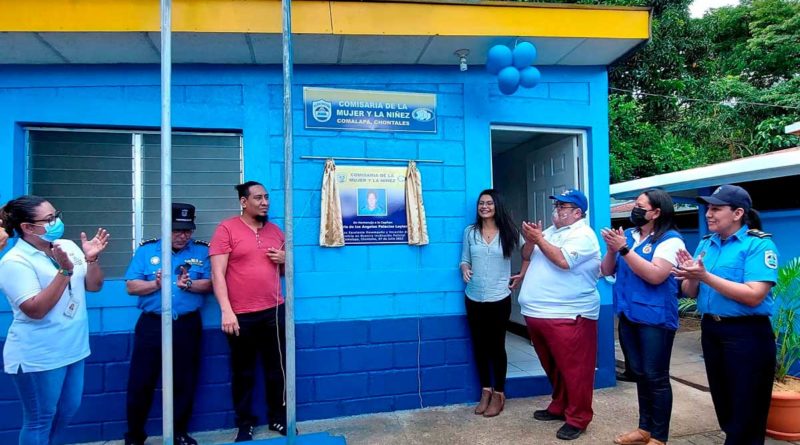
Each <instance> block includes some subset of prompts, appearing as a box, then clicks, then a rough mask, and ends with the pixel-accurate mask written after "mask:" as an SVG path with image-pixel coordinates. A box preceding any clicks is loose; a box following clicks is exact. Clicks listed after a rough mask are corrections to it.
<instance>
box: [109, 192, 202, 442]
mask: <svg viewBox="0 0 800 445" xmlns="http://www.w3.org/2000/svg"><path fill="white" fill-rule="evenodd" d="M194 219H195V208H194V206H193V205H190V204H182V203H174V204H172V240H171V243H172V268H173V274H172V278H173V281H172V283H171V285H172V318H173V322H172V323H173V324H172V350H173V354H174V357H173V368H172V369H173V377H174V383H175V386H174V398H173V403H174V405H173V406H174V412H175V444H176V445H196V444H197V441H196V440H194V439H193V438H191V437H190V436H189V434H188V426H189V420H190V419H191V416H192V406H193V404H194V392H195V387H196V385H197V373H198V370H199V369H200V339H201V336H202V333H203V323H202V320H201V319H200V308H201V307H202V306H203V297H204V296H205V295H206V294H209V293H211V291H212V289H211V288H212V286H211V263H210V262H209V259H208V243H206V242H205V241H199V240H195V239H192V234H193V233H194V230H195V228H196V227H195V224H194ZM125 280H126V283H125V284H126V288H127V291H128V294H130V295H133V296H136V297H138V301H137V306H138V307H139V309H141V310H142V315H141V316H139V320H138V321H137V322H136V330H135V331H134V339H133V355H132V356H131V367H130V374H129V376H128V401H127V416H128V432H127V433H125V445H143V444H144V442H145V440H146V439H147V433H145V429H144V427H145V423H146V422H147V416H148V414H149V412H150V406H151V405H152V403H153V394H154V393H155V389H156V384H157V382H158V378H159V376H160V375H161V287H162V282H161V240H160V239H151V240H147V241H144V242H142V244H141V245H140V246H139V248H138V249H136V254H134V256H133V259H132V260H131V264H130V265H129V266H128V271H127V272H126V273H125Z"/></svg>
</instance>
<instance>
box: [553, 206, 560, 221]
mask: <svg viewBox="0 0 800 445" xmlns="http://www.w3.org/2000/svg"><path fill="white" fill-rule="evenodd" d="M560 219H561V215H559V214H558V209H553V224H555V223H557V222H558V221H559V220H560Z"/></svg>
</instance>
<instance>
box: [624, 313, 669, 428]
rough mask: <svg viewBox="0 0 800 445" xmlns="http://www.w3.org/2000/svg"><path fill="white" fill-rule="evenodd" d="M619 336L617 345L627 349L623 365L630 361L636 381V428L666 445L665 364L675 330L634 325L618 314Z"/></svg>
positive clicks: (667, 407)
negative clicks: (637, 412) (637, 407)
mask: <svg viewBox="0 0 800 445" xmlns="http://www.w3.org/2000/svg"><path fill="white" fill-rule="evenodd" d="M619 335H620V337H619V339H620V342H621V343H622V344H624V345H625V348H626V349H627V350H628V356H627V358H626V362H630V367H631V372H632V373H633V376H634V379H635V380H636V393H637V396H638V398H639V428H641V429H643V430H645V431H648V432H650V434H652V435H653V437H654V438H656V439H658V440H660V441H662V442H666V441H667V439H669V420H670V417H671V416H672V386H671V385H670V382H669V361H670V357H672V343H673V341H674V340H675V331H673V330H670V329H664V328H660V327H656V326H647V325H644V324H640V323H634V322H632V321H630V320H628V318H627V317H625V315H622V314H620V317H619Z"/></svg>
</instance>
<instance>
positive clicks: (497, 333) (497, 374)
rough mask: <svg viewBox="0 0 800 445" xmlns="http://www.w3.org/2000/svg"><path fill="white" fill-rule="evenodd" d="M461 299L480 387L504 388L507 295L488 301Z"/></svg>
mask: <svg viewBox="0 0 800 445" xmlns="http://www.w3.org/2000/svg"><path fill="white" fill-rule="evenodd" d="M464 301H465V304H466V307H467V323H469V331H470V333H471V334H472V335H471V336H472V349H473V351H474V354H475V364H476V365H477V367H478V380H480V384H481V387H482V388H494V390H495V391H499V392H504V391H505V387H506V371H507V370H508V357H507V355H506V325H507V324H508V318H509V317H510V316H511V297H510V296H508V297H506V298H503V299H502V300H500V301H493V302H488V303H478V302H476V301H472V300H470V299H469V298H465V299H464ZM492 373H494V385H492Z"/></svg>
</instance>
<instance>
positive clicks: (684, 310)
mask: <svg viewBox="0 0 800 445" xmlns="http://www.w3.org/2000/svg"><path fill="white" fill-rule="evenodd" d="M699 314H700V313H699V312H697V299H696V298H688V297H684V298H679V299H678V315H680V316H681V317H685V316H691V317H696V316H698V315H699Z"/></svg>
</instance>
